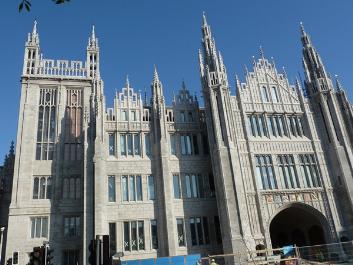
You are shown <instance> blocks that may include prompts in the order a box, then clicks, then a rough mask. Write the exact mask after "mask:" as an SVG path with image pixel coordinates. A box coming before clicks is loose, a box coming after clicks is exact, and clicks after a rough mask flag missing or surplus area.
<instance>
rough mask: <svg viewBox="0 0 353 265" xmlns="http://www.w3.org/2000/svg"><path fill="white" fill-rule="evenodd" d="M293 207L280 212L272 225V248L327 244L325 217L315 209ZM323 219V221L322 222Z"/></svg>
mask: <svg viewBox="0 0 353 265" xmlns="http://www.w3.org/2000/svg"><path fill="white" fill-rule="evenodd" d="M305 207H306V206H301V205H300V206H297V205H293V206H292V207H289V208H287V209H284V210H283V211H281V212H279V213H278V214H277V215H276V216H275V217H274V219H273V220H272V222H271V224H270V235H271V241H272V248H280V247H283V246H288V245H296V246H307V245H318V244H325V243H326V240H325V232H324V231H325V230H324V229H325V228H326V226H325V227H323V225H322V223H324V224H325V223H326V220H325V219H324V218H325V217H324V216H322V217H321V216H319V213H318V214H316V213H315V212H314V211H316V210H315V209H313V208H309V207H308V209H305ZM321 219H322V220H321Z"/></svg>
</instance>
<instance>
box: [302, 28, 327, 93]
mask: <svg viewBox="0 0 353 265" xmlns="http://www.w3.org/2000/svg"><path fill="white" fill-rule="evenodd" d="M300 31H301V42H302V45H303V66H304V70H305V74H306V77H307V81H308V82H311V80H315V79H317V78H324V79H326V80H328V79H330V78H329V76H328V74H327V72H326V70H325V66H324V64H323V62H322V60H321V57H320V55H319V53H318V52H317V51H316V49H315V47H314V46H313V45H312V42H311V40H310V37H309V35H308V34H307V33H306V31H305V29H304V26H303V24H302V23H301V24H300ZM319 89H321V88H317V90H319ZM325 89H329V87H326V88H325Z"/></svg>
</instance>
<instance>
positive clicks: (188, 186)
mask: <svg viewBox="0 0 353 265" xmlns="http://www.w3.org/2000/svg"><path fill="white" fill-rule="evenodd" d="M185 186H186V197H188V198H191V181H190V176H189V175H186V176H185Z"/></svg>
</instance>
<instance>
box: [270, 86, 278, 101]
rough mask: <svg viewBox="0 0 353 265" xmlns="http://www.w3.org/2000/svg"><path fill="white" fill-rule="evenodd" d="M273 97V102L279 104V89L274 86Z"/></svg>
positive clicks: (272, 89) (272, 88)
mask: <svg viewBox="0 0 353 265" xmlns="http://www.w3.org/2000/svg"><path fill="white" fill-rule="evenodd" d="M271 96H272V102H273V103H277V102H278V95H277V89H276V87H274V86H273V87H271Z"/></svg>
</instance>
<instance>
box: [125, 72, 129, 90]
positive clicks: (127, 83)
mask: <svg viewBox="0 0 353 265" xmlns="http://www.w3.org/2000/svg"><path fill="white" fill-rule="evenodd" d="M125 87H126V88H130V80H129V75H126V81H125Z"/></svg>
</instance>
